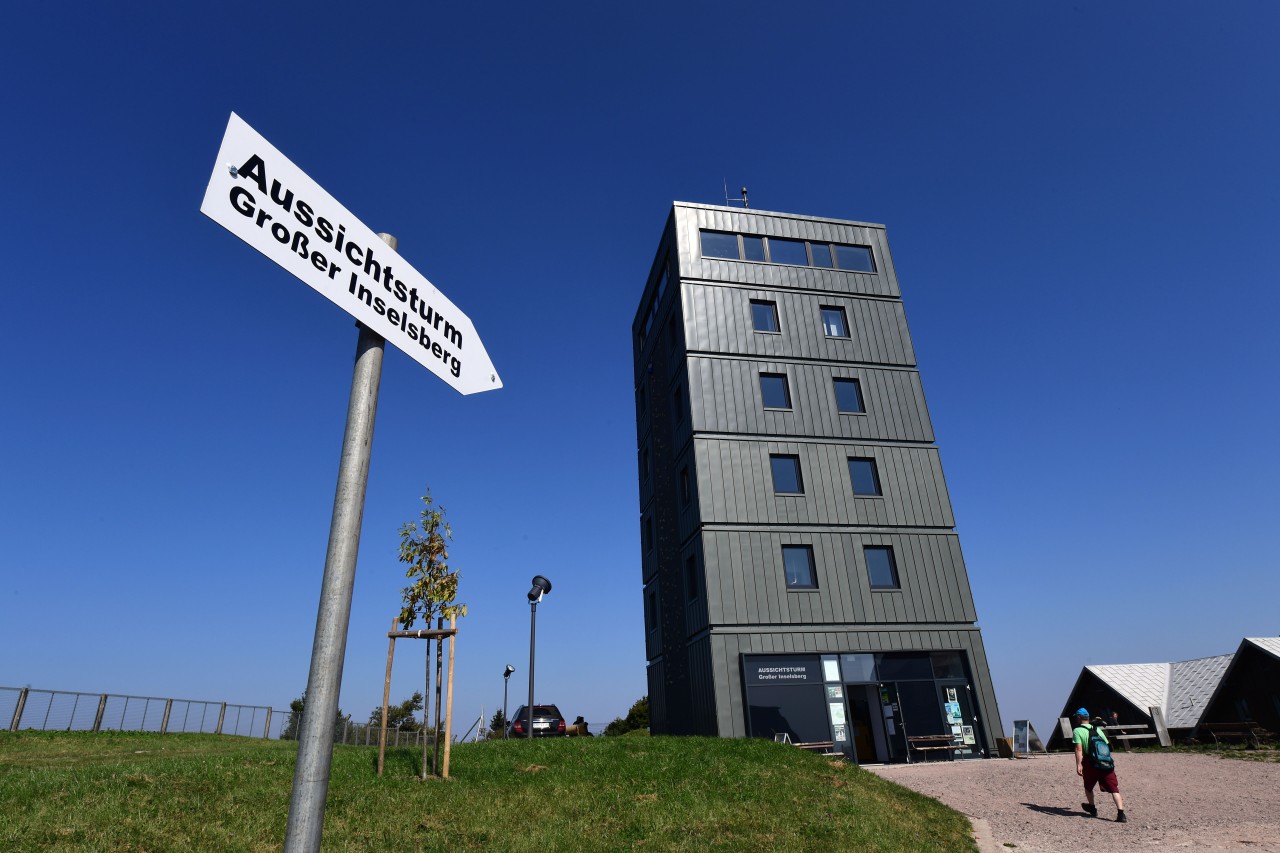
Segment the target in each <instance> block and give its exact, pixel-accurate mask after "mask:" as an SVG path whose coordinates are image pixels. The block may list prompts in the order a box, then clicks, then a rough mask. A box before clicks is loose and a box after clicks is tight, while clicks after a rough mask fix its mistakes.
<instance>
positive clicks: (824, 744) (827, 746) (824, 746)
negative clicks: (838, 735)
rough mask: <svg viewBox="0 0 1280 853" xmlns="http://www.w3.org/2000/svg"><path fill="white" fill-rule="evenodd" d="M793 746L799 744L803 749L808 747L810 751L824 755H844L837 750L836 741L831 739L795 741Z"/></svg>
mask: <svg viewBox="0 0 1280 853" xmlns="http://www.w3.org/2000/svg"><path fill="white" fill-rule="evenodd" d="M792 746H798V747H800V748H801V749H807V750H808V751H809V752H817V753H821V754H822V755H833V754H834V755H843V754H844V753H840V752H835V747H836V745H835V743H834V742H832V741H829V740H811V741H808V742H807V743H793V744H792Z"/></svg>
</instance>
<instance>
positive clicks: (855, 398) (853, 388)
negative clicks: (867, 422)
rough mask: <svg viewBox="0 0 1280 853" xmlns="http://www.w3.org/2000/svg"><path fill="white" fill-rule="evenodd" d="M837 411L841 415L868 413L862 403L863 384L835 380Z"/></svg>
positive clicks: (850, 380)
mask: <svg viewBox="0 0 1280 853" xmlns="http://www.w3.org/2000/svg"><path fill="white" fill-rule="evenodd" d="M832 385H833V386H834V387H835V390H836V409H837V410H838V411H839V412H840V414H842V415H844V414H855V415H860V414H863V413H864V412H866V407H865V406H864V405H863V403H862V383H860V382H859V381H858V380H856V379H834V380H832Z"/></svg>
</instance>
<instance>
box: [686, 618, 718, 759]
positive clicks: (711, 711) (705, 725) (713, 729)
mask: <svg viewBox="0 0 1280 853" xmlns="http://www.w3.org/2000/svg"><path fill="white" fill-rule="evenodd" d="M689 681H690V686H691V688H692V689H691V694H692V697H693V713H692V718H693V719H692V723H693V725H692V730H693V733H694V734H698V735H709V736H712V737H714V736H715V735H717V734H718V733H719V732H718V730H717V726H716V690H715V679H714V676H713V673H712V665H711V637H710V636H709V635H708V636H704V637H702V638H700V639H698V640H694V641H693V642H692V643H690V644H689Z"/></svg>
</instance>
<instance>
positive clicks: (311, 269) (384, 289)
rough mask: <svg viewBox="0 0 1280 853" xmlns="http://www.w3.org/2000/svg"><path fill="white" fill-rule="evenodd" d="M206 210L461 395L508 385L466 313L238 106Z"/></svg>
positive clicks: (220, 152)
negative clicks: (239, 111) (252, 124)
mask: <svg viewBox="0 0 1280 853" xmlns="http://www.w3.org/2000/svg"><path fill="white" fill-rule="evenodd" d="M200 211H201V213H203V214H205V215H206V216H208V217H209V218H210V219H212V220H213V221H214V222H217V223H218V224H219V225H221V226H223V227H224V228H226V229H227V230H228V231H230V232H231V233H232V234H235V235H236V236H237V237H239V238H240V239H241V240H244V241H245V242H246V243H248V244H249V245H250V246H253V247H254V248H255V249H257V250H258V251H259V252H261V253H262V254H264V255H266V256H267V257H268V258H270V259H271V260H273V261H275V262H276V263H277V264H279V265H280V266H282V267H284V268H285V269H286V270H288V271H289V272H291V273H293V274H294V275H295V276H297V277H298V278H299V279H301V280H302V281H303V282H305V283H306V284H308V285H310V286H311V287H312V288H314V289H316V290H318V291H320V293H322V294H324V296H325V298H327V299H328V300H329V301H331V302H333V303H334V304H335V305H337V306H338V307H340V308H342V309H343V310H344V311H346V312H347V313H349V314H350V315H351V316H353V317H355V318H356V319H357V320H359V321H360V322H361V323H363V324H364V325H366V326H368V327H369V328H370V329H372V330H373V331H375V332H377V333H378V334H379V335H382V337H383V338H385V339H386V340H387V341H389V342H390V343H392V344H394V345H395V346H396V347H397V348H398V349H400V350H403V351H404V352H405V353H406V354H407V355H408V356H409V357H410V358H412V359H413V360H414V361H416V362H418V363H419V364H421V365H422V366H423V367H425V368H427V369H428V370H430V371H431V372H432V373H434V374H435V375H436V376H439V377H440V378H441V379H443V380H444V381H445V382H447V383H449V384H450V385H452V386H453V387H454V388H455V389H457V390H458V391H460V392H461V393H463V394H474V393H476V392H477V391H492V390H494V389H495V388H501V387H502V380H501V379H500V378H499V377H498V372H497V371H496V370H495V369H494V367H493V362H492V361H490V360H489V354H488V353H487V352H485V348H484V344H482V343H481V342H480V337H479V336H478V335H477V334H476V330H475V327H474V326H472V325H471V320H470V319H468V318H467V315H465V314H463V313H462V312H461V311H459V310H458V308H457V307H456V306H455V305H454V304H453V303H452V302H450V301H449V300H448V299H447V298H445V295H444V294H443V293H441V292H440V291H439V290H437V289H436V288H435V285H433V284H432V283H431V282H429V281H427V279H426V277H425V276H423V275H422V274H421V273H419V272H418V271H417V270H415V269H414V268H413V267H411V266H410V265H409V263H408V261H406V260H405V259H404V258H402V257H400V255H399V254H397V253H396V252H395V251H394V250H393V249H392V248H391V247H389V246H388V245H387V244H386V243H384V242H383V241H382V239H381V238H380V237H378V235H377V234H375V233H374V232H373V231H372V229H370V228H368V227H367V226H366V225H365V224H364V223H362V222H361V221H360V220H359V219H356V218H355V216H353V215H352V214H351V211H349V210H347V209H346V208H345V207H343V206H342V205H341V204H339V203H338V201H337V199H335V198H334V197H333V196H331V195H329V194H328V193H327V192H325V191H324V189H323V188H322V187H321V186H320V185H319V184H317V183H316V182H315V181H313V180H311V178H309V177H307V174H306V173H305V172H303V171H302V170H301V169H299V168H298V167H297V166H295V165H294V164H293V163H292V162H291V161H290V160H289V158H288V157H285V156H284V155H283V154H281V153H280V152H279V151H277V150H276V149H275V147H274V146H273V145H272V144H271V143H270V142H267V140H265V139H263V138H262V136H261V135H259V134H258V133H257V131H255V130H254V129H253V128H251V127H249V125H247V124H245V122H244V120H243V119H241V118H240V117H239V116H238V115H236V114H235V113H232V114H231V120H230V121H229V122H228V123H227V132H226V134H225V135H224V136H223V138H222V147H221V148H220V149H218V160H217V162H216V163H215V164H214V167H213V176H212V177H211V178H210V179H209V186H208V188H207V189H206V190H205V193H204V202H203V203H202V204H201V205H200Z"/></svg>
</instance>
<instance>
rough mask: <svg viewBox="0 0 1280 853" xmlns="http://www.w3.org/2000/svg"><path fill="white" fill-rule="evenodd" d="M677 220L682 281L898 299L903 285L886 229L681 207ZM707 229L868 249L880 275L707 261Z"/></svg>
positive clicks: (741, 262)
mask: <svg viewBox="0 0 1280 853" xmlns="http://www.w3.org/2000/svg"><path fill="white" fill-rule="evenodd" d="M675 217H676V237H677V241H678V244H679V263H680V274H681V275H682V276H685V277H689V278H704V279H710V280H713V281H724V282H731V283H735V284H748V285H756V286H760V287H786V288H801V289H810V290H822V291H829V292H833V293H835V292H842V293H865V294H871V295H877V296H889V297H897V296H898V280H897V276H896V274H895V273H894V269H893V260H892V257H891V256H890V254H889V244H888V241H887V240H886V239H885V232H884V228H883V227H882V226H876V225H871V224H867V223H853V222H840V221H830V220H821V219H815V218H811V217H799V216H790V215H786V214H776V213H765V212H762V211H740V210H732V209H727V208H719V209H716V208H689V207H683V206H680V205H677V206H676V209H675ZM702 228H706V229H709V230H712V231H730V232H734V233H739V234H754V235H759V236H764V237H786V238H790V239H795V240H815V241H821V242H831V243H844V244H847V245H855V246H867V247H869V248H870V249H871V253H872V255H873V257H874V258H875V264H876V270H877V271H876V272H875V273H861V272H849V271H842V270H835V269H823V268H816V267H804V266H792V265H788V264H770V263H762V262H753V261H737V260H730V259H724V258H703V257H702V245H701V239H700V237H699V233H698V232H699V230H700V229H702Z"/></svg>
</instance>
